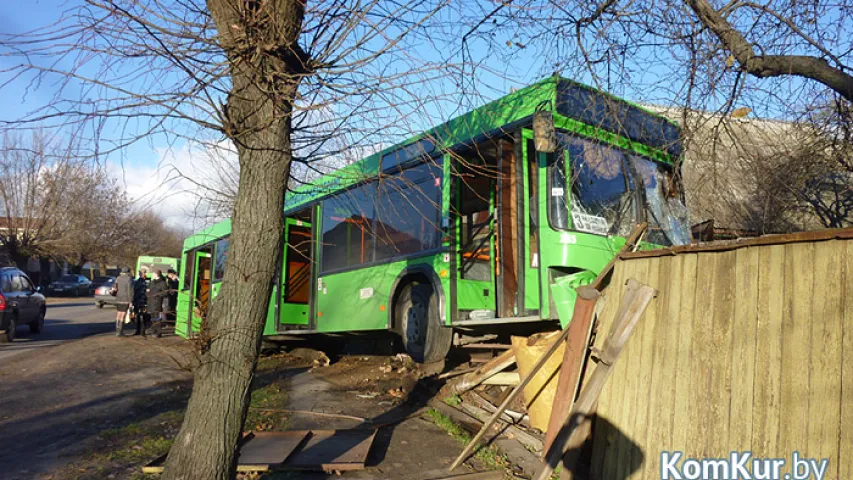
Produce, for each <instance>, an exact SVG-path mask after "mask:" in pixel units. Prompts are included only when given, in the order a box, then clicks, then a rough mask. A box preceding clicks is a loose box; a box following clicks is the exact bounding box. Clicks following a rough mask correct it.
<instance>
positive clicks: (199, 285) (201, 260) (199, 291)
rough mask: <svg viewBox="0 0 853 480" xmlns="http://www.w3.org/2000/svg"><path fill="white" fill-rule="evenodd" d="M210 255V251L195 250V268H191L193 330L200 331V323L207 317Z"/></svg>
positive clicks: (210, 269) (210, 267) (210, 271)
mask: <svg viewBox="0 0 853 480" xmlns="http://www.w3.org/2000/svg"><path fill="white" fill-rule="evenodd" d="M212 257H213V255H212V254H211V253H210V252H205V251H197V252H196V253H195V268H194V269H193V272H194V274H195V278H193V287H192V293H193V294H192V298H193V306H192V326H193V328H192V330H193V331H194V332H199V331H201V325H202V323H203V322H204V319H205V318H207V311H208V308H209V307H210V280H211V273H212V270H213V268H212Z"/></svg>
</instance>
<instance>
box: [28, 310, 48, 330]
mask: <svg viewBox="0 0 853 480" xmlns="http://www.w3.org/2000/svg"><path fill="white" fill-rule="evenodd" d="M44 314H45V311H44V309H42V310H40V311H39V316H38V317H37V318H36V319H35V320H33V321H32V322H30V332H32V333H41V331H42V330H44Z"/></svg>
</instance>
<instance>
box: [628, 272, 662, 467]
mask: <svg viewBox="0 0 853 480" xmlns="http://www.w3.org/2000/svg"><path fill="white" fill-rule="evenodd" d="M660 265H661V260H658V261H652V262H648V263H646V274H645V277H644V280H640V281H641V282H642V283H644V284H646V285H648V286H650V287H652V288H654V289H655V290H658V291H659V290H660V282H659V275H660ZM658 295H660V293H658ZM659 302H660V298H658V299H657V300H656V301H655V302H653V304H652V305H650V306H649V308H648V309H647V310H646V313H645V315H644V316H643V320H642V321H641V322H640V324H639V325H637V328H636V330H635V331H634V342H637V347H638V348H636V353H637V354H638V355H637V356H636V358H637V362H638V363H637V364H635V365H634V366H633V369H636V368H638V367H639V375H634V376H635V377H636V378H637V383H636V386H635V387H634V390H633V394H634V411H635V415H634V418H633V420H634V422H633V427H632V428H631V432H632V435H631V438H632V439H634V441H636V442H637V443H639V444H643V445H644V444H646V443H647V442H646V438H647V436H648V433H649V430H650V425H651V424H652V423H653V421H649V405H650V402H651V398H650V395H652V392H651V385H652V368H653V360H654V351H653V350H654V344H655V325H656V324H657V317H658V316H657V306H658V304H659ZM629 367H630V366H629ZM633 369H632V370H633ZM635 371H636V370H635ZM643 450H645V447H644V448H643V449H638V448H631V449H630V451H631V460H630V462H631V463H630V465H645V464H647V463H648V461H649V460H650V459H648V458H645V456H646V454H645V452H643ZM642 477H643V468H640V469H638V470H637V471H635V472H634V473H633V474H631V475H630V476H629V477H627V478H632V479H635V478H642Z"/></svg>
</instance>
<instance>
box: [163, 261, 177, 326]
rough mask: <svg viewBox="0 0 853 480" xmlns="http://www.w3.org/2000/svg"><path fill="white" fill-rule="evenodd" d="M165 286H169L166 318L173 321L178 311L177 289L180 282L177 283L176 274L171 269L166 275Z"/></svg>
mask: <svg viewBox="0 0 853 480" xmlns="http://www.w3.org/2000/svg"><path fill="white" fill-rule="evenodd" d="M166 285H168V286H169V295H168V301H169V307H168V308H167V309H166V317H167V318H169V319H171V320H174V319H175V312H176V311H177V309H178V287H179V285H180V282H178V272H176V271H175V270H174V269H172V268H170V269H169V271H168V273H167V274H166Z"/></svg>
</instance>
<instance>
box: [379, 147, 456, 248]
mask: <svg viewBox="0 0 853 480" xmlns="http://www.w3.org/2000/svg"><path fill="white" fill-rule="evenodd" d="M376 217H377V221H376V223H375V225H374V229H373V231H374V233H375V235H376V252H375V260H376V261H383V260H387V259H391V258H394V257H397V256H402V255H410V254H413V253H418V252H424V251H428V250H435V249H438V248H439V247H441V228H440V223H441V165H440V160H439V163H438V164H436V163H433V162H429V163H424V164H421V165H418V166H416V167H413V168H410V169H408V170H405V171H403V172H402V173H398V174H396V175H393V176H389V177H385V178H383V179H382V180H380V181H379V184H378V186H377V194H376Z"/></svg>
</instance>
